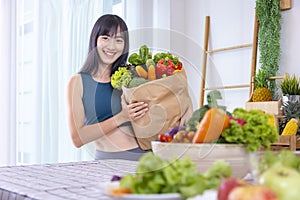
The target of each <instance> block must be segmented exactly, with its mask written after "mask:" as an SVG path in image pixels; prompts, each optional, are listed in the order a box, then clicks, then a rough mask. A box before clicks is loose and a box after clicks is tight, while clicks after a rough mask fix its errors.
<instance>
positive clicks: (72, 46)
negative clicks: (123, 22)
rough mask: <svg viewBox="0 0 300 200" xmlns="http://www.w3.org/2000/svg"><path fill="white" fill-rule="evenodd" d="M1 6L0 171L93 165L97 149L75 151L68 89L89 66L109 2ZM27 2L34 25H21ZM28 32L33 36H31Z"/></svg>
mask: <svg viewBox="0 0 300 200" xmlns="http://www.w3.org/2000/svg"><path fill="white" fill-rule="evenodd" d="M0 2H1V7H0V22H1V24H0V27H1V31H0V36H1V37H0V47H1V48H0V50H1V52H0V60H1V64H0V74H1V78H0V91H1V98H0V109H1V110H0V127H1V134H0V136H1V139H0V165H14V164H33V163H53V162H69V161H80V160H91V159H93V155H92V154H93V153H94V152H92V151H91V150H93V146H92V145H87V146H86V147H83V148H81V149H76V148H75V147H74V146H73V144H72V142H71V138H70V135H69V129H68V124H67V114H66V106H67V102H66V89H67V82H68V80H69V78H70V77H71V76H72V75H73V74H75V73H76V72H78V70H79V69H80V68H81V66H82V65H83V63H84V61H85V58H86V55H87V50H88V42H89V34H90V31H91V29H92V26H93V24H94V23H95V21H96V20H97V19H98V17H100V16H101V15H102V14H103V3H104V1H103V0H63V1H61V0H40V1H39V0H35V1H24V0H0ZM28 2H30V3H32V4H34V8H33V13H31V14H30V18H33V21H32V23H28V22H26V20H25V22H24V20H23V23H24V24H25V25H24V24H19V23H21V22H20V19H21V20H22V18H23V17H24V16H25V15H26V14H27V15H28V13H26V12H25V14H24V13H23V14H24V16H21V14H20V13H21V12H24V10H25V9H24V8H26V7H27V8H28V7H30V6H32V5H30V6H29V5H26V3H28ZM107 2H108V1H106V2H105V3H107ZM110 2H112V1H110ZM110 5H112V4H110ZM16 10H18V11H21V12H17V11H16ZM26 17H28V16H26ZM26 17H24V19H26ZM16 23H17V24H16ZM26 23H27V24H26ZM26 25H27V26H26ZM28 29H32V32H33V33H34V34H31V35H30V36H29V34H27V35H26V31H28ZM17 33H18V34H17ZM22 34H23V35H22ZM24 38H25V39H26V40H25V39H24ZM29 58H31V60H30V61H28V59H29ZM29 66H30V67H29ZM28 87H30V90H29V89H28ZM27 91H30V94H31V95H30V98H27V97H26V93H28V92H27ZM29 118H30V119H29Z"/></svg>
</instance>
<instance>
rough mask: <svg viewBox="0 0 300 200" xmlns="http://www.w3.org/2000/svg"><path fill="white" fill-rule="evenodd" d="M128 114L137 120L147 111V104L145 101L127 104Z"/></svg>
mask: <svg viewBox="0 0 300 200" xmlns="http://www.w3.org/2000/svg"><path fill="white" fill-rule="evenodd" d="M128 110H129V115H130V118H131V119H132V120H137V119H139V118H141V117H143V116H144V115H145V113H146V112H147V111H148V104H147V103H145V102H138V103H132V104H129V105H128Z"/></svg>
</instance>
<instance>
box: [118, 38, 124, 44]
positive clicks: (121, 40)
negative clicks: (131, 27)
mask: <svg viewBox="0 0 300 200" xmlns="http://www.w3.org/2000/svg"><path fill="white" fill-rule="evenodd" d="M116 42H117V43H123V42H124V40H123V39H122V38H117V39H116Z"/></svg>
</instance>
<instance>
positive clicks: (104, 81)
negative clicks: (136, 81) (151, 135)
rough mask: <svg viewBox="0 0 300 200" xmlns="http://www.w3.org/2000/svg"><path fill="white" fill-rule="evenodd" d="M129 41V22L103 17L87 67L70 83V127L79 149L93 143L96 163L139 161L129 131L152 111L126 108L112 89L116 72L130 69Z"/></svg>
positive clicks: (91, 43)
mask: <svg viewBox="0 0 300 200" xmlns="http://www.w3.org/2000/svg"><path fill="white" fill-rule="evenodd" d="M128 50H129V36H128V28H127V25H126V23H125V22H124V21H123V20H122V19H121V18H120V17H118V16H116V15H111V14H107V15H103V16H101V17H100V18H99V19H98V20H97V21H96V23H95V25H94V27H93V29H92V32H91V35H90V41H89V53H88V57H87V59H86V62H85V64H84V65H83V67H82V68H81V70H80V71H79V73H78V74H75V75H74V76H73V77H72V78H71V79H70V81H69V84H68V108H69V127H70V132H71V138H72V141H73V143H74V145H75V146H76V147H78V148H79V147H81V146H83V145H85V144H87V143H90V142H92V141H94V142H95V147H96V155H95V159H109V158H115V159H128V160H138V159H139V157H140V156H142V155H143V153H145V151H143V150H142V149H140V148H139V147H138V144H137V142H136V139H135V137H134V136H133V133H132V129H131V126H130V121H131V120H137V119H139V118H141V117H143V116H144V115H145V113H146V112H147V111H148V105H147V104H146V103H144V102H137V103H133V104H129V105H126V103H125V101H124V99H123V98H122V93H121V92H120V91H116V90H114V89H113V88H112V86H111V83H110V79H111V75H112V74H113V73H114V71H115V70H116V69H117V68H118V67H119V66H121V65H124V64H126V61H127V57H128Z"/></svg>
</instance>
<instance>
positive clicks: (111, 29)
mask: <svg viewBox="0 0 300 200" xmlns="http://www.w3.org/2000/svg"><path fill="white" fill-rule="evenodd" d="M118 28H120V31H121V35H122V37H123V39H124V42H125V45H124V50H123V53H122V55H121V56H120V57H119V58H118V59H117V60H116V61H115V62H114V63H113V66H112V70H111V73H112V74H113V73H114V72H115V71H116V70H117V69H118V67H119V66H121V65H125V64H126V61H127V58H128V51H129V35H128V28H127V25H126V23H125V22H124V20H123V19H122V18H120V17H119V16H117V15H113V14H106V15H102V16H101V17H100V18H99V19H98V20H97V21H96V23H95V24H94V27H93V29H92V32H91V35H90V42H89V52H88V57H87V59H86V61H85V63H84V65H83V67H82V68H81V69H80V72H83V73H87V74H90V75H94V74H95V73H96V72H97V67H98V65H99V60H100V57H99V54H98V51H97V48H96V47H97V39H98V37H99V36H101V35H110V36H111V35H116V34H117V31H118Z"/></svg>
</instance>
